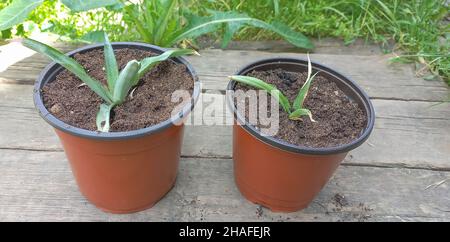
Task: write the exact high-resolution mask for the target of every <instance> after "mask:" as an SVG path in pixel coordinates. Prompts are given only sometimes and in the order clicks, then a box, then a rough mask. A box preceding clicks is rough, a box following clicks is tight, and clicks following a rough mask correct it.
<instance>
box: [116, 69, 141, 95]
mask: <svg viewBox="0 0 450 242" xmlns="http://www.w3.org/2000/svg"><path fill="white" fill-rule="evenodd" d="M140 67H141V65H140V63H139V62H137V61H136V60H132V61H130V62H128V64H127V65H126V66H125V68H123V70H122V71H121V72H120V74H119V78H117V81H116V86H115V87H114V93H113V101H114V104H121V103H123V102H124V101H125V98H126V96H127V94H128V92H129V91H130V89H131V87H133V86H134V85H135V83H137V81H136V80H137V79H138V71H139V68H140Z"/></svg>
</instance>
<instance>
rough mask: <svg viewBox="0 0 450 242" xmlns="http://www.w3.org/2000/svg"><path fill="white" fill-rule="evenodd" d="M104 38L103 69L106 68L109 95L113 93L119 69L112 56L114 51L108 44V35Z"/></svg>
mask: <svg viewBox="0 0 450 242" xmlns="http://www.w3.org/2000/svg"><path fill="white" fill-rule="evenodd" d="M104 38H105V47H104V52H105V68H106V78H107V80H108V88H109V91H110V92H111V93H114V86H115V84H116V81H117V78H118V77H119V67H118V66H117V61H116V56H115V55H114V50H113V47H112V45H111V43H110V42H109V38H108V35H107V34H106V33H104Z"/></svg>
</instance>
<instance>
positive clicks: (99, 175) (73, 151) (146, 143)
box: [56, 125, 183, 213]
mask: <svg viewBox="0 0 450 242" xmlns="http://www.w3.org/2000/svg"><path fill="white" fill-rule="evenodd" d="M56 133H57V134H58V136H59V139H60V141H61V143H62V145H63V147H64V151H65V152H66V156H67V159H68V160H69V162H70V166H71V168H72V172H73V174H74V177H75V179H76V181H77V184H78V187H79V189H80V191H81V193H82V194H83V195H84V196H85V197H86V198H87V199H88V200H89V201H91V202H92V203H93V204H94V205H95V206H97V207H98V208H100V209H102V210H104V211H106V212H112V213H132V212H137V211H141V210H144V209H147V208H150V207H152V206H153V205H154V204H155V203H156V202H158V201H159V200H160V199H161V198H162V197H163V196H164V195H165V194H166V193H167V192H169V191H170V189H171V188H172V187H173V185H174V183H175V179H176V176H177V170H178V163H179V159H180V152H181V145H182V138H183V125H180V126H173V127H171V128H168V129H165V130H164V131H162V132H159V133H156V134H150V135H146V136H141V137H138V138H131V139H126V140H109V141H104V140H94V139H89V138H85V137H78V136H75V135H72V134H70V133H66V132H63V131H60V130H56Z"/></svg>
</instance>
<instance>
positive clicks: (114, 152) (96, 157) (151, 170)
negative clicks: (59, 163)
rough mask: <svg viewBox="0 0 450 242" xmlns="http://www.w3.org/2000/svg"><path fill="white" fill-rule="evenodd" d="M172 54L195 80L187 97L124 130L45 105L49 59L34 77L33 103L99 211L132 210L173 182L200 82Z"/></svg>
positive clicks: (52, 72) (52, 70) (51, 70)
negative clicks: (99, 128) (83, 125)
mask: <svg viewBox="0 0 450 242" xmlns="http://www.w3.org/2000/svg"><path fill="white" fill-rule="evenodd" d="M113 47H114V48H115V49H120V48H136V49H143V50H150V51H152V52H155V53H163V52H164V49H162V48H159V47H156V46H152V45H148V44H142V43H128V42H127V43H113ZM98 48H103V46H102V45H90V46H86V47H83V48H80V49H77V50H74V51H72V52H70V53H68V55H70V56H73V55H74V54H75V53H84V52H88V51H91V50H93V49H98ZM172 60H173V61H175V62H178V63H181V64H184V65H186V67H187V69H188V70H189V73H190V74H191V75H192V78H193V79H194V81H195V84H194V92H193V95H192V100H191V102H190V103H189V104H187V105H186V106H185V107H184V108H183V110H182V111H180V113H179V115H178V116H176V117H172V118H171V119H169V120H166V121H164V122H162V123H159V124H157V125H154V126H151V127H147V128H144V129H139V130H133V131H128V132H109V133H100V132H94V131H88V130H84V129H80V128H77V127H74V126H71V125H69V124H66V123H63V122H62V121H61V120H59V119H57V118H56V117H54V116H53V115H52V114H51V113H50V112H49V111H48V110H47V109H46V108H45V106H44V104H43V101H42V94H41V89H42V87H43V86H44V85H45V84H46V83H47V82H50V81H52V80H54V79H55V76H56V75H57V74H58V73H59V72H60V71H62V70H63V68H62V67H61V66H60V65H58V64H56V63H51V64H50V65H48V66H47V67H46V68H45V69H44V70H43V71H42V73H41V75H40V76H39V77H38V79H37V82H36V85H35V89H34V102H35V106H36V108H37V109H38V110H39V113H40V115H41V116H42V117H43V118H44V119H45V120H46V121H47V122H48V123H49V124H51V125H52V126H53V127H54V128H55V131H56V133H57V135H58V137H59V138H60V141H61V143H62V145H63V147H64V151H65V152H66V156H67V159H68V160H69V162H70V165H71V168H72V172H73V174H74V176H75V179H76V181H77V183H78V186H79V189H80V191H81V193H82V194H83V195H84V196H85V197H86V198H87V199H88V200H90V201H91V202H92V203H93V204H94V205H95V206H97V207H98V208H100V209H102V210H104V211H107V212H111V213H132V212H137V211H141V210H144V209H147V208H150V207H152V206H153V205H154V204H155V203H156V202H158V201H159V200H160V199H161V198H162V197H163V196H164V195H165V194H166V193H167V192H169V191H170V189H171V188H172V187H173V185H174V183H175V179H176V176H177V170H178V163H179V159H180V152H181V145H182V139H183V127H184V126H183V125H182V121H183V120H184V119H185V118H186V116H187V115H188V114H189V113H190V111H191V110H192V109H193V107H194V105H195V102H196V101H197V100H198V97H199V95H200V82H199V80H198V77H197V74H196V73H195V71H194V69H193V68H192V66H191V65H190V64H189V63H188V62H187V61H186V60H185V59H183V58H180V57H178V58H173V59H172ZM176 123H178V124H180V123H181V125H176Z"/></svg>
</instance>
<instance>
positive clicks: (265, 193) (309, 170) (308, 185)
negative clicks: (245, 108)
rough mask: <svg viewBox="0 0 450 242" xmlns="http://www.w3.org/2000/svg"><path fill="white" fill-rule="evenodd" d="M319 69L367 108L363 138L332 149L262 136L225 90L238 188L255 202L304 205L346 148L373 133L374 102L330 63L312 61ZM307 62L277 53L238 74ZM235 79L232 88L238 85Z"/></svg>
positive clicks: (290, 208)
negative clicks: (331, 66)
mask: <svg viewBox="0 0 450 242" xmlns="http://www.w3.org/2000/svg"><path fill="white" fill-rule="evenodd" d="M312 64H313V69H314V70H315V71H321V75H322V76H324V77H326V78H327V79H328V80H330V81H334V82H335V83H336V84H337V85H338V87H339V88H340V89H341V90H342V91H344V92H345V93H346V95H347V96H348V97H349V98H351V99H352V100H354V101H355V102H356V103H358V105H360V107H361V108H362V109H363V110H364V111H365V113H366V115H367V125H366V127H365V129H364V130H363V132H362V133H361V135H360V136H359V138H357V139H356V140H353V141H352V142H350V143H348V144H345V145H341V146H337V147H330V148H309V147H301V146H297V145H293V144H289V143H287V142H284V141H281V140H278V139H275V138H273V137H271V136H266V135H262V134H261V133H260V132H259V131H258V130H257V129H255V127H254V126H252V125H251V124H249V123H248V122H246V121H245V119H244V117H243V116H241V114H240V113H239V112H237V110H236V107H235V105H234V100H233V95H227V100H228V106H229V107H230V108H231V110H232V112H233V113H234V117H235V124H234V126H233V160H234V175H235V181H236V184H237V187H238V188H239V190H240V191H241V193H242V194H243V196H244V197H246V198H247V199H248V200H250V201H251V202H253V203H256V204H260V205H262V206H265V207H267V208H269V209H271V210H272V211H275V212H294V211H298V210H301V209H304V208H306V207H307V206H308V204H309V203H311V202H312V201H313V199H314V198H315V196H316V195H317V194H318V193H319V192H320V190H321V189H322V188H323V187H324V186H325V185H326V183H327V182H328V180H329V179H330V178H331V176H332V175H333V173H334V171H335V170H336V168H337V167H338V166H339V164H340V163H341V162H342V161H343V160H344V158H345V156H346V155H347V153H348V152H349V151H350V150H352V149H355V148H356V147H358V146H359V145H361V144H362V143H363V142H364V141H365V140H367V138H368V137H369V135H370V133H371V131H372V129H373V125H374V121H375V112H374V109H373V106H372V104H371V102H370V100H369V98H368V96H367V95H366V94H365V93H364V91H363V90H362V89H361V88H360V87H358V86H357V85H356V84H355V83H354V82H353V81H351V80H350V79H349V78H347V77H345V76H344V75H342V74H340V73H338V72H336V71H334V70H333V69H331V68H328V67H326V66H323V65H321V64H317V63H312ZM307 66H308V62H307V61H306V60H302V59H293V58H273V59H266V60H261V61H258V62H255V63H252V64H250V65H248V66H246V67H244V68H243V69H241V70H240V71H239V72H238V73H237V75H246V74H247V73H249V72H251V71H254V70H255V71H265V70H273V69H277V68H281V69H283V70H285V71H292V72H305V71H307ZM235 86H236V82H234V81H231V82H230V83H229V85H228V88H227V89H228V90H229V91H233V90H234V89H235Z"/></svg>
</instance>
